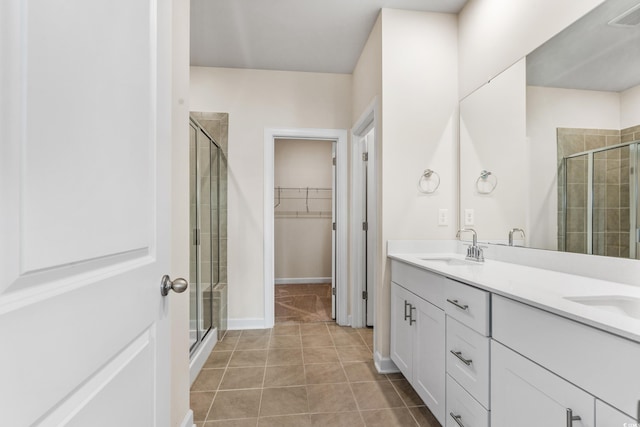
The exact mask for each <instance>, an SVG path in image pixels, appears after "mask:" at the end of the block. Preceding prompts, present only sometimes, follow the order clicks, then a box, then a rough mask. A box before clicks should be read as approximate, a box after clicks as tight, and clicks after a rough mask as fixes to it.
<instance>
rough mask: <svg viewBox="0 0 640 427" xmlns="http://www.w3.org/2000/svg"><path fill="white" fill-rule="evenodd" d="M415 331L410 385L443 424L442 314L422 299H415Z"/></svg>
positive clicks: (443, 364) (444, 367)
mask: <svg viewBox="0 0 640 427" xmlns="http://www.w3.org/2000/svg"><path fill="white" fill-rule="evenodd" d="M412 304H415V310H413V311H414V313H413V316H414V318H415V319H416V322H415V324H414V325H413V327H414V328H415V331H416V336H415V338H414V344H413V384H414V387H415V389H416V391H417V392H418V394H419V395H420V397H421V398H422V400H423V401H424V403H425V404H426V405H427V406H428V407H429V409H430V410H431V412H432V413H433V415H434V416H435V417H436V418H437V419H438V421H440V423H441V424H444V423H445V422H446V421H445V412H444V411H445V379H446V375H445V370H446V366H445V362H446V359H445V314H444V311H443V310H442V309H440V308H438V307H436V306H435V305H433V304H430V303H428V302H427V301H425V300H423V299H422V298H415V300H414V302H412Z"/></svg>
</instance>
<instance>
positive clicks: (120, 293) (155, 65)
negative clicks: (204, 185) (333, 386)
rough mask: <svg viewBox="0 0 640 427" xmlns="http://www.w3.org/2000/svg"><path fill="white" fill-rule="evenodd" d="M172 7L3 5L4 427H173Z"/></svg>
mask: <svg viewBox="0 0 640 427" xmlns="http://www.w3.org/2000/svg"><path fill="white" fill-rule="evenodd" d="M169 12H170V3H169V2H167V1H163V0H160V1H158V2H157V3H156V2H154V1H148V0H133V1H132V0H116V1H112V0H109V1H107V0H98V1H92V2H84V1H80V0H72V1H67V2H47V1H43V0H32V1H29V2H26V1H21V0H7V1H3V2H2V4H1V5H0V26H1V27H2V28H3V38H2V39H1V40H0V57H1V58H2V61H3V63H2V67H3V75H2V78H1V80H0V93H1V96H0V100H1V101H0V111H1V112H2V114H0V132H2V133H1V135H0V137H1V139H2V144H1V146H0V162H1V164H0V198H1V199H2V200H3V203H2V207H1V208H0V209H1V210H0V221H1V222H0V232H1V235H2V239H0V336H1V337H2V351H0V378H2V381H1V382H0V425H11V426H22V425H31V424H36V425H52V424H56V423H68V424H71V425H158V426H164V425H168V423H169V421H168V418H169V417H168V415H169V413H168V408H169V405H168V400H169V399H168V396H169V378H168V376H169V355H168V348H169V347H168V321H167V312H166V310H167V307H166V303H167V301H166V300H163V299H162V297H161V296H160V292H159V288H160V278H161V277H162V275H163V274H165V273H168V271H167V270H168V265H169V250H168V243H169V215H168V212H169V184H170V182H169V179H170V177H169V174H168V173H167V171H168V170H170V167H169V158H168V155H167V154H168V150H169V143H170V139H169V137H168V136H169V130H170V129H169V125H168V123H170V119H171V117H170V108H171V106H170V87H171V86H170V82H169V77H170V74H169V71H170V65H171V63H170V60H171V56H170V43H169V37H170V31H168V30H169V29H170V22H171V21H170V14H169ZM157 30H162V31H157ZM5 35H6V37H4V36H5ZM5 61H6V62H5ZM5 64H6V65H7V66H6V67H5ZM5 113H6V114H5ZM132 402H135V404H134V403H132Z"/></svg>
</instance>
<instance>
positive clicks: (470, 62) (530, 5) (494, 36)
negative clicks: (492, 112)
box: [458, 0, 603, 98]
mask: <svg viewBox="0 0 640 427" xmlns="http://www.w3.org/2000/svg"><path fill="white" fill-rule="evenodd" d="M602 2H603V0H562V1H558V0H518V1H513V0H470V1H469V3H467V5H466V6H465V7H464V8H463V9H462V11H461V12H460V14H459V17H458V23H459V30H458V31H459V33H458V35H459V40H460V43H459V46H458V47H459V52H460V57H459V61H460V98H464V97H465V96H467V95H468V94H469V93H471V92H472V91H473V90H475V89H477V88H478V87H480V86H481V85H483V84H484V83H486V82H488V81H489V80H491V79H492V78H493V77H494V76H496V75H497V74H498V73H500V72H501V71H503V70H505V69H507V68H508V67H509V66H510V65H511V64H514V63H515V62H517V61H518V60H520V59H521V58H523V57H525V56H526V55H528V54H529V53H530V52H531V51H533V50H534V49H535V48H537V47H538V46H540V45H541V44H542V43H544V42H545V41H547V40H549V39H550V38H551V37H553V36H554V35H555V34H557V33H558V32H560V31H561V30H563V29H564V28H565V27H567V26H568V25H569V24H571V23H572V22H574V21H575V20H576V19H578V18H580V17H581V16H582V15H584V14H585V13H587V12H588V11H590V10H591V9H593V8H594V7H596V6H597V5H599V4H600V3H602Z"/></svg>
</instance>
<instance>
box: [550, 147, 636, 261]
mask: <svg viewBox="0 0 640 427" xmlns="http://www.w3.org/2000/svg"><path fill="white" fill-rule="evenodd" d="M618 140H619V137H618ZM614 141H615V140H614ZM639 144H640V141H632V142H626V143H619V144H613V145H610V146H606V147H600V148H595V149H592V150H587V151H582V152H579V153H575V154H571V155H567V156H565V157H563V158H562V162H561V170H560V174H559V177H560V181H559V183H560V190H561V191H560V199H559V203H560V204H561V206H560V218H559V225H560V229H559V231H560V233H559V249H560V250H564V251H568V252H578V253H586V254H593V255H604V256H613V257H621V258H634V259H635V258H638V256H639V255H640V248H639V247H638V226H639V225H640V218H639V217H638V213H639V212H638V187H639V181H638V173H637V167H638V163H639V160H640V159H639V158H638V149H639Z"/></svg>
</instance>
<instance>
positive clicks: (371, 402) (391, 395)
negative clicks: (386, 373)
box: [351, 381, 404, 410]
mask: <svg viewBox="0 0 640 427" xmlns="http://www.w3.org/2000/svg"><path fill="white" fill-rule="evenodd" d="M351 387H352V389H353V394H354V395H355V397H356V401H357V402H358V407H359V408H360V410H366V409H383V408H398V407H404V402H403V401H402V399H401V398H400V396H399V395H398V393H397V392H396V390H395V389H394V388H393V386H392V385H391V383H389V382H384V381H374V382H367V383H351Z"/></svg>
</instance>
